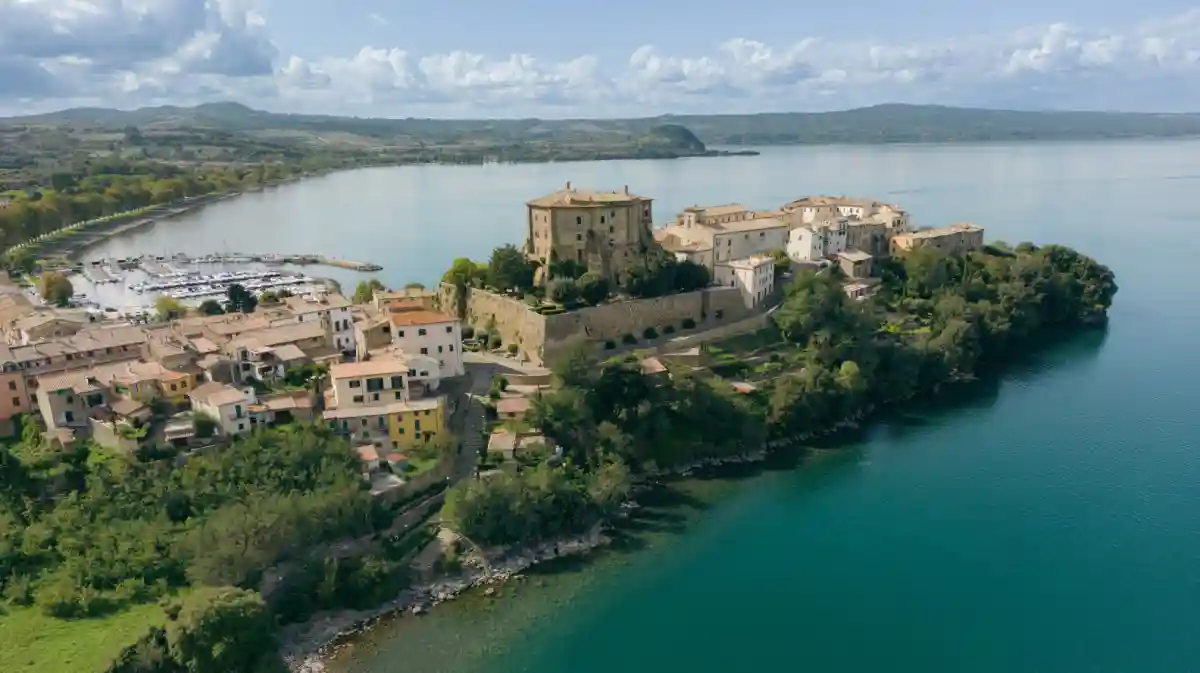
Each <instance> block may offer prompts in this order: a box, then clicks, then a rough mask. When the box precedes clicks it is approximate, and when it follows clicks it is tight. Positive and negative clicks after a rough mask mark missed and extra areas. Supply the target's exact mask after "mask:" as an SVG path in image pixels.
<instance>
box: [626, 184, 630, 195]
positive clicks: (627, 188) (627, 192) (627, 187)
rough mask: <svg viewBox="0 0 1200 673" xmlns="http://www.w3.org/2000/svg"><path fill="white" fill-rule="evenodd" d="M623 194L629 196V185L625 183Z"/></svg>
mask: <svg viewBox="0 0 1200 673" xmlns="http://www.w3.org/2000/svg"><path fill="white" fill-rule="evenodd" d="M625 196H629V185H625Z"/></svg>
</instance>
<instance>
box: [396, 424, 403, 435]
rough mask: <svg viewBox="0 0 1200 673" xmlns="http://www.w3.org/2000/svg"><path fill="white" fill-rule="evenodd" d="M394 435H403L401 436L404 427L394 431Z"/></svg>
mask: <svg viewBox="0 0 1200 673" xmlns="http://www.w3.org/2000/svg"><path fill="white" fill-rule="evenodd" d="M396 434H398V435H403V434H404V426H400V427H399V428H398V429H397V431H396Z"/></svg>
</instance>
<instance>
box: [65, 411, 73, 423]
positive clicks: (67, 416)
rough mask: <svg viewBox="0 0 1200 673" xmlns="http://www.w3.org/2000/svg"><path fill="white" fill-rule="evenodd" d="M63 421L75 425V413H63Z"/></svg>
mask: <svg viewBox="0 0 1200 673" xmlns="http://www.w3.org/2000/svg"><path fill="white" fill-rule="evenodd" d="M63 420H65V421H66V422H68V423H73V422H74V421H75V413H74V412H72V411H68V412H65V413H63Z"/></svg>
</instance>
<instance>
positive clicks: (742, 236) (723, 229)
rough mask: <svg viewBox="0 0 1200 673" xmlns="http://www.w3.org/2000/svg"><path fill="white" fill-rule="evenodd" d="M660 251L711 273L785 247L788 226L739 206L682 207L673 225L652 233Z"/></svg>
mask: <svg viewBox="0 0 1200 673" xmlns="http://www.w3.org/2000/svg"><path fill="white" fill-rule="evenodd" d="M654 237H655V239H656V240H657V241H658V243H659V245H661V246H662V247H663V249H665V250H667V251H669V252H673V253H675V256H676V257H677V258H678V259H681V260H684V259H686V260H689V261H692V262H695V263H697V264H700V265H701V266H704V267H706V268H707V269H708V270H709V271H710V272H713V273H714V274H715V271H716V265H718V264H720V263H722V262H732V261H734V260H740V259H746V258H747V257H750V256H753V255H759V254H766V253H770V252H773V251H775V250H783V249H785V248H786V246H787V240H788V224H787V223H786V222H784V221H783V220H782V219H780V216H779V214H778V213H762V212H754V211H751V210H749V209H747V208H746V207H745V206H743V205H741V204H736V203H735V204H729V205H725V206H713V207H709V208H702V207H700V206H693V207H691V208H685V209H684V211H683V212H682V213H680V214H679V215H678V216H677V217H676V218H675V222H673V223H672V224H670V225H667V226H666V227H664V228H662V229H659V230H657V231H656V232H655V234H654Z"/></svg>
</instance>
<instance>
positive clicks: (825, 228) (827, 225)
mask: <svg viewBox="0 0 1200 673" xmlns="http://www.w3.org/2000/svg"><path fill="white" fill-rule="evenodd" d="M848 232H849V224H848V222H847V220H846V219H845V218H836V219H832V220H821V221H817V222H813V223H811V224H805V225H800V226H798V227H796V228H794V229H792V230H791V231H789V232H788V241H787V248H786V249H787V255H788V257H790V258H792V259H793V260H795V261H797V262H816V261H818V260H822V259H825V258H826V257H830V256H832V255H836V254H838V253H839V252H842V251H843V250H845V249H846V237H847V234H848Z"/></svg>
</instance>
